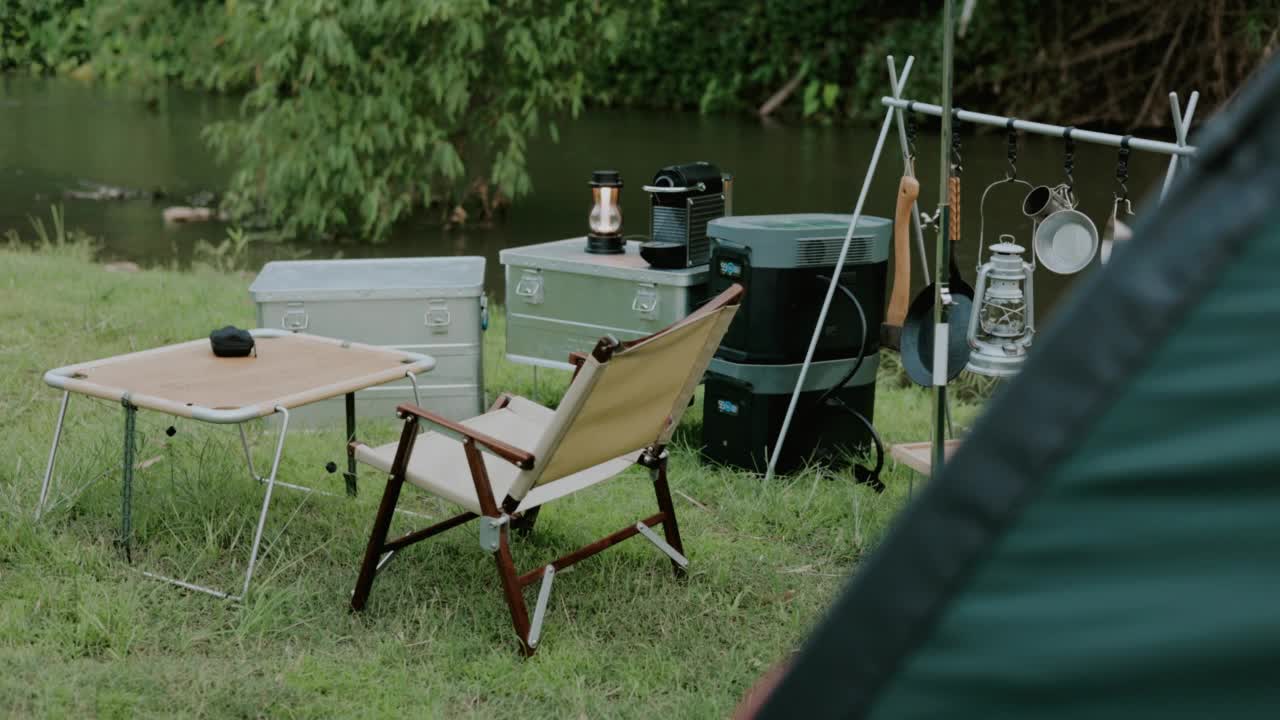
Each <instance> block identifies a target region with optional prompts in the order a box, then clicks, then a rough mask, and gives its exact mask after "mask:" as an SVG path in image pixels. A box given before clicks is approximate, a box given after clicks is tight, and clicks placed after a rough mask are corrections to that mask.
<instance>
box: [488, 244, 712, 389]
mask: <svg viewBox="0 0 1280 720" xmlns="http://www.w3.org/2000/svg"><path fill="white" fill-rule="evenodd" d="M586 244H587V240H586V238H571V239H569V240H557V241H555V242H549V243H542V244H540V245H528V246H526V247H520V248H511V249H507V250H503V251H502V252H501V253H500V254H499V256H498V257H499V259H500V261H501V262H502V264H503V266H504V270H505V272H506V290H507V301H506V304H507V359H508V360H511V361H512V362H517V363H524V364H528V365H541V366H543V367H554V368H562V369H566V370H568V369H571V366H570V365H569V362H568V357H569V353H570V352H573V351H584V352H585V351H589V350H591V348H592V347H594V346H595V344H596V341H598V340H599V339H600V338H601V337H602V336H604V335H613V336H614V337H616V338H618V339H619V340H633V339H635V338H638V337H644V336H645V335H648V334H650V333H652V332H654V331H656V330H661V329H662V328H664V327H666V326H667V325H670V324H671V323H673V322H675V321H676V320H679V319H680V318H682V317H684V316H686V315H688V314H689V313H690V312H691V311H692V310H693V309H694V308H695V307H697V304H698V303H699V302H700V301H701V300H702V298H703V296H704V294H705V293H704V289H705V286H706V282H707V266H706V265H700V266H697V267H692V268H686V269H683V270H656V269H654V268H651V267H649V263H647V262H645V261H644V259H643V258H641V257H640V243H638V242H628V243H627V247H626V253H624V254H621V255H588V254H587V253H586V252H585V251H584V248H585V247H586Z"/></svg>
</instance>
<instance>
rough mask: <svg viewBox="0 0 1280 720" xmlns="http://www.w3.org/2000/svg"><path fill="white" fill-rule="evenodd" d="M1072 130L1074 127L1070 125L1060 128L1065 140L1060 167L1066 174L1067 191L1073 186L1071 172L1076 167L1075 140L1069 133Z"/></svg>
mask: <svg viewBox="0 0 1280 720" xmlns="http://www.w3.org/2000/svg"><path fill="white" fill-rule="evenodd" d="M1074 131H1075V128H1074V127H1071V126H1070V125H1068V126H1067V127H1065V128H1063V129H1062V137H1063V139H1064V140H1066V148H1065V153H1064V155H1063V158H1062V169H1063V171H1064V172H1065V174H1066V176H1067V190H1068V191H1070V190H1072V189H1073V188H1074V187H1075V178H1073V177H1072V173H1073V172H1074V171H1075V168H1076V141H1075V140H1072V139H1071V133H1072V132H1074Z"/></svg>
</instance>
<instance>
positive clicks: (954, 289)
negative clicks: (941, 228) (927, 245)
mask: <svg viewBox="0 0 1280 720" xmlns="http://www.w3.org/2000/svg"><path fill="white" fill-rule="evenodd" d="M947 196H948V204H949V205H950V206H951V226H950V230H951V232H950V238H949V239H950V240H951V253H950V256H951V263H950V266H949V268H948V273H949V278H948V280H947V285H948V286H949V288H950V290H951V293H952V294H953V295H964V296H965V297H967V298H971V299H972V298H973V286H972V285H970V284H969V282H968V281H967V280H965V279H964V276H963V275H961V274H960V266H959V265H957V264H956V243H958V242H960V176H959V175H952V176H951V177H950V178H948V180H947Z"/></svg>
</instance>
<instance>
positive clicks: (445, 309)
mask: <svg viewBox="0 0 1280 720" xmlns="http://www.w3.org/2000/svg"><path fill="white" fill-rule="evenodd" d="M446 303H447V301H445V300H432V301H431V305H430V306H429V307H428V308H427V315H426V318H425V319H424V321H423V322H424V323H425V324H426V326H427V327H429V328H431V331H432V332H446V331H447V330H448V328H449V323H451V322H453V316H452V315H451V314H450V313H449V306H448V305H447V304H446Z"/></svg>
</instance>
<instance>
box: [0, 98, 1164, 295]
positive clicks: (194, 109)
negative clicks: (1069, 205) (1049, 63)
mask: <svg viewBox="0 0 1280 720" xmlns="http://www.w3.org/2000/svg"><path fill="white" fill-rule="evenodd" d="M238 107H239V101H238V100H237V99H235V98H228V97H218V96H210V95H203V94H199V93H191V92H186V91H181V90H177V89H175V90H172V91H170V92H168V93H167V95H166V97H165V98H164V99H163V101H162V102H161V103H160V104H159V105H158V106H157V107H155V108H149V107H148V106H147V105H145V104H144V103H142V102H141V101H140V100H139V99H138V98H137V96H136V95H135V94H133V93H131V92H130V91H129V90H128V89H126V88H119V87H105V86H102V85H85V84H81V83H79V82H76V81H73V80H66V79H41V78H28V77H7V76H5V77H0V232H2V231H4V230H7V229H9V228H15V229H17V230H18V231H19V233H20V234H21V235H22V237H23V238H27V239H30V238H33V237H34V234H33V233H32V232H31V230H30V224H29V220H28V217H29V216H33V215H34V216H42V217H44V218H46V224H47V223H48V220H47V218H48V216H49V206H50V205H51V204H55V203H57V204H61V205H62V206H63V208H64V210H65V214H66V222H67V225H68V226H69V227H73V228H80V229H83V230H85V231H87V232H89V233H90V234H92V235H94V236H97V237H99V238H101V239H102V241H103V244H104V247H103V255H104V258H105V259H122V260H132V261H134V262H137V263H139V264H141V265H143V266H154V265H165V266H167V265H171V264H177V265H179V266H183V265H186V264H189V263H190V261H191V258H192V254H193V248H194V246H195V244H196V243H197V242H198V241H199V240H201V239H204V240H208V241H211V242H215V243H216V242H218V241H220V240H221V239H222V238H223V237H224V236H225V227H223V226H222V225H220V224H217V223H208V224H194V225H178V226H166V225H165V224H164V223H163V222H162V221H161V215H160V213H161V210H162V209H163V208H164V207H165V206H166V205H174V204H177V205H181V204H186V202H185V200H184V199H183V198H185V197H186V196H187V195H190V194H191V193H194V192H198V191H201V190H214V191H219V190H221V189H222V188H224V187H225V185H226V182H227V179H228V176H229V171H228V169H227V168H225V167H220V166H219V165H218V164H217V163H215V162H214V159H213V157H212V156H211V155H210V153H209V152H208V150H207V148H206V147H205V146H204V144H203V143H202V141H201V139H200V129H201V127H202V126H203V125H204V124H205V123H208V122H211V121H215V120H218V119H222V118H228V117H233V116H234V115H235V113H236V112H237V111H238ZM983 109H985V110H988V111H992V112H1000V111H1001V110H1002V109H1001V108H983ZM1045 120H1047V121H1052V119H1051V118H1046V119H1045ZM877 131H878V126H877V127H858V128H817V127H792V126H784V125H765V124H761V123H760V122H757V121H754V120H752V119H750V118H739V117H702V116H698V115H692V114H685V113H662V112H648V111H646V112H638V111H588V112H586V113H584V114H583V115H582V116H581V117H579V118H577V119H573V120H566V121H563V122H561V124H560V142H559V143H552V142H551V141H550V140H548V139H545V138H544V139H539V140H537V141H535V142H532V143H531V144H530V147H529V166H530V172H531V174H532V176H533V182H534V192H533V194H532V195H530V196H528V197H526V198H522V199H521V200H520V201H519V202H518V203H517V204H516V206H515V207H514V208H512V210H511V212H510V213H509V215H508V218H507V220H506V222H504V223H502V224H500V225H498V226H496V227H492V228H470V229H461V230H458V229H454V230H443V229H441V228H440V227H438V226H437V225H436V224H435V223H434V218H416V219H411V220H410V221H408V222H406V223H404V224H403V225H402V226H401V227H400V228H398V229H397V231H396V232H395V234H394V236H393V237H392V238H391V240H390V241H389V242H386V243H383V244H379V245H372V244H358V243H347V244H341V245H338V244H332V243H325V242H311V243H307V242H299V243H292V244H290V245H288V246H283V247H282V246H281V245H278V244H272V243H261V244H258V245H255V247H254V248H253V250H252V253H253V261H254V262H255V263H258V262H265V261H266V260H269V259H271V258H272V257H274V256H281V255H284V256H293V255H296V254H297V253H299V252H306V253H308V257H312V258H327V257H334V256H337V255H341V256H343V257H397V256H430V255H462V254H468V255H483V256H485V257H486V258H488V273H487V274H488V291H489V293H490V295H491V296H492V297H494V298H495V299H499V300H500V299H501V296H502V269H501V266H499V265H498V251H499V250H500V249H502V248H506V247H513V246H519V245H528V244H532V243H539V242H545V241H548V240H556V239H560V238H565V237H572V236H576V235H581V234H583V233H584V232H585V230H586V217H587V211H588V210H589V206H590V193H589V191H588V188H587V184H586V183H587V179H588V178H589V176H590V173H591V170H593V169H596V168H614V169H618V170H620V171H621V172H622V174H623V178H624V182H625V184H626V187H625V189H624V190H623V199H622V206H623V213H624V222H623V225H624V231H625V232H627V233H628V234H641V233H647V232H648V225H649V221H648V197H647V195H646V194H645V193H644V192H643V191H642V190H641V189H640V186H641V185H643V184H644V183H645V182H646V181H648V180H649V179H650V178H651V177H652V175H653V173H654V172H655V171H656V170H657V169H658V168H659V167H661V166H663V165H668V164H672V163H676V162H685V161H690V160H709V161H711V162H714V163H717V164H718V165H720V166H721V167H722V168H723V169H725V170H726V171H729V172H732V173H733V174H734V176H735V177H736V187H735V195H734V211H735V213H737V214H740V215H746V214H758V213H787V212H844V213H848V212H852V210H853V206H854V203H855V202H856V200H857V195H858V191H859V188H860V186H861V184H862V179H863V177H864V175H865V174H866V171H867V164H868V162H869V160H870V156H871V151H872V148H873V145H874V143H875V139H876V133H877ZM934 132H936V131H932V130H925V129H922V131H921V132H920V138H919V143H918V144H919V148H918V151H919V156H920V161H919V163H920V164H919V167H920V170H921V187H922V196H921V201H922V204H921V208H922V209H926V210H929V209H931V208H932V206H933V203H936V201H937V187H938V181H937V175H936V173H937V164H938V157H937V151H938V147H937V142H936V136H934V135H933V133H934ZM974 133H975V129H974V128H972V127H967V128H964V139H965V143H964V149H963V166H964V174H963V179H962V182H963V201H962V204H961V220H962V223H961V224H962V228H963V231H964V238H963V240H962V245H961V249H960V266H961V269H962V271H963V272H964V273H965V275H966V276H967V277H969V279H970V280H971V281H972V278H973V274H974V270H973V269H974V267H975V265H976V256H977V241H978V234H979V232H978V230H979V212H978V210H979V200H980V198H981V196H982V191H983V189H984V188H985V187H986V186H987V185H988V184H990V183H991V182H993V181H995V180H998V179H1000V178H1001V177H1003V175H1004V173H1005V169H1006V159H1005V144H1004V137H1003V134H1002V133H999V132H996V133H986V134H980V135H977V136H976V137H975V136H974ZM1062 157H1063V148H1062V145H1061V143H1060V142H1058V141H1056V140H1053V139H1050V138H1042V137H1024V138H1023V141H1022V146H1021V160H1020V163H1019V174H1020V175H1021V176H1023V177H1026V178H1027V179H1029V180H1030V181H1031V182H1033V183H1036V184H1040V183H1044V184H1057V183H1059V182H1061V181H1062V179H1063V169H1062ZM1115 159H1116V153H1115V150H1114V149H1112V148H1103V147H1096V146H1088V145H1078V147H1077V152H1076V162H1075V173H1074V174H1075V179H1076V191H1077V194H1078V196H1079V197H1080V208H1079V209H1080V210H1082V211H1083V212H1085V213H1087V214H1088V215H1090V217H1092V219H1093V220H1094V222H1095V223H1096V224H1097V226H1098V228H1099V230H1101V228H1102V227H1103V225H1104V223H1105V222H1106V219H1107V215H1108V214H1109V212H1110V199H1111V192H1112V190H1113V188H1114V179H1113V175H1114V172H1115ZM1166 164H1167V159H1166V158H1164V157H1160V156H1155V155H1149V154H1144V153H1134V155H1133V157H1132V158H1131V161H1130V165H1129V167H1130V176H1131V180H1130V183H1129V187H1130V190H1131V192H1132V194H1133V196H1134V197H1136V198H1147V197H1148V194H1149V192H1150V191H1154V190H1155V189H1157V188H1158V185H1159V182H1160V180H1161V179H1162V178H1163V176H1164V171H1165V167H1166ZM901 171H902V161H901V155H900V151H899V145H898V140H897V134H896V130H894V131H893V132H891V133H890V136H889V142H888V143H887V144H886V147H885V153H884V155H883V157H882V159H881V162H880V167H879V170H878V172H877V175H876V179H875V181H874V183H873V185H872V189H871V193H870V196H869V198H868V201H867V205H866V209H865V212H866V213H868V214H874V215H884V216H892V214H893V207H894V206H893V203H894V196H895V193H896V191H897V185H898V180H899V177H900V175H901ZM81 181H89V182H94V183H104V184H108V185H118V186H126V187H129V188H134V189H138V190H143V191H149V190H152V189H155V188H163V189H164V190H165V191H167V192H168V193H169V198H167V199H165V200H160V201H153V200H151V199H137V200H124V201H92V200H78V199H70V198H63V191H64V190H68V189H72V190H74V189H81V188H80V183H81ZM1022 195H1023V192H1022V191H1021V190H1013V189H1012V188H1009V187H1003V188H1000V189H997V190H995V191H993V192H992V193H991V195H990V199H989V202H988V208H987V213H986V214H987V233H986V237H987V243H988V245H989V244H991V243H992V242H994V240H995V236H996V235H997V234H998V233H1001V232H1010V233H1014V234H1016V235H1017V238H1018V242H1019V244H1021V245H1023V246H1024V247H1028V248H1029V246H1030V237H1029V227H1030V226H1029V224H1028V223H1027V221H1026V219H1025V218H1024V217H1022V215H1021V213H1020V211H1019V208H1020V203H1021V200H1022ZM1150 204H1151V202H1150V201H1147V202H1145V203H1140V204H1137V207H1138V209H1139V210H1141V209H1142V208H1143V207H1144V206H1145V205H1150ZM926 240H927V241H928V244H929V245H930V246H932V242H933V237H932V235H931V234H927V235H926ZM1096 262H1097V261H1096V260H1095V264H1096ZM930 267H932V265H930ZM1085 272H1086V273H1087V272H1089V271H1088V270H1086V271H1085ZM912 276H913V282H915V283H916V284H917V285H919V284H920V282H921V276H920V272H919V270H918V268H913V270H912ZM1076 277H1079V276H1076ZM1071 280H1072V278H1064V277H1061V276H1057V275H1054V274H1052V273H1050V272H1048V271H1047V270H1044V269H1043V268H1042V269H1041V270H1040V271H1039V272H1037V274H1036V304H1037V309H1038V310H1039V311H1040V312H1039V313H1038V314H1039V315H1041V317H1044V312H1043V311H1044V310H1045V309H1047V308H1049V307H1051V306H1052V304H1053V302H1054V301H1055V300H1056V299H1057V298H1058V297H1060V296H1061V295H1062V294H1063V292H1064V291H1065V289H1066V288H1067V287H1068V286H1069V285H1070V282H1071Z"/></svg>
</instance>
